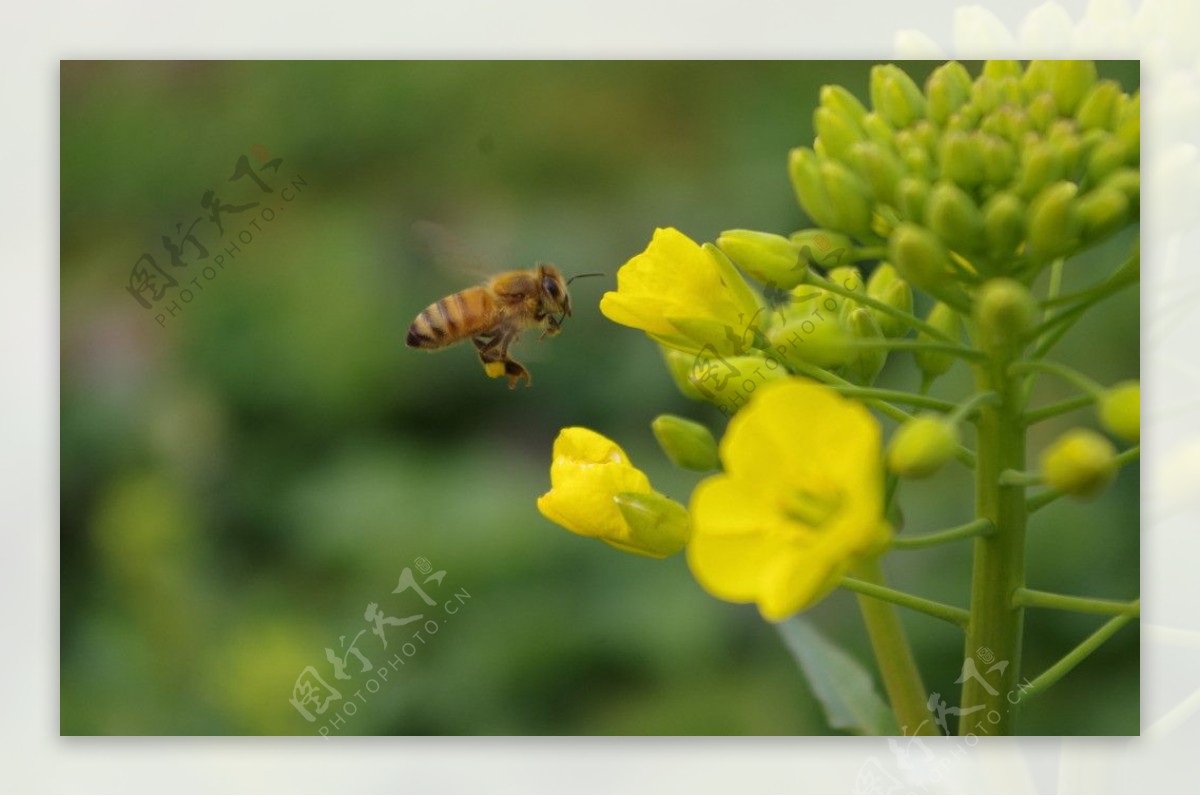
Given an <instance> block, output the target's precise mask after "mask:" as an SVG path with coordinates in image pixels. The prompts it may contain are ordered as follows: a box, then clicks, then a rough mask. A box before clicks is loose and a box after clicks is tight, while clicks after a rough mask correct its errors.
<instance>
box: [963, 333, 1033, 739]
mask: <svg viewBox="0 0 1200 796" xmlns="http://www.w3.org/2000/svg"><path fill="white" fill-rule="evenodd" d="M1009 361H1010V357H1009V356H1008V355H1007V352H993V354H992V356H991V359H990V361H989V362H987V363H984V364H982V365H979V366H977V367H976V372H975V378H976V389H977V390H978V391H980V392H986V391H989V390H991V391H994V392H995V393H996V394H997V395H998V396H999V397H1000V400H999V402H995V403H990V404H987V405H985V406H984V407H982V409H981V410H980V413H979V419H978V428H979V433H978V447H977V452H976V457H977V458H976V463H975V504H976V514H977V515H978V517H979V519H988V520H991V522H992V524H993V526H994V528H995V530H994V531H993V532H992V533H991V534H988V535H987V536H981V537H979V538H977V539H976V540H975V562H974V567H973V570H972V576H971V620H970V623H969V625H968V628H967V643H966V652H965V657H966V658H968V659H973V658H975V657H977V656H978V657H979V658H980V659H981V660H985V661H989V662H990V661H991V660H993V659H994V660H996V661H1007V663H1008V665H1007V666H1005V667H1002V670H1001V671H999V673H998V675H997V676H996V677H995V678H993V679H991V680H990V681H989V680H985V679H984V678H983V677H982V676H979V677H966V678H964V682H963V690H962V698H961V700H960V702H959V706H960V707H961V708H962V709H963V710H967V709H969V708H974V707H976V706H978V705H982V706H984V707H985V708H986V709H987V710H988V711H989V713H988V715H989V716H990V715H992V714H991V711H995V713H996V714H998V715H999V716H1000V719H999V721H998V722H996V723H995V725H993V730H992V731H993V732H994V733H996V734H999V735H1012V734H1013V733H1014V730H1015V727H1016V705H1014V704H1013V702H1019V701H1020V700H1019V699H1009V698H1008V695H1009V694H1018V693H1019V692H1018V690H1017V684H1018V683H1019V682H1020V675H1021V632H1022V627H1023V624H1024V609H1023V607H1022V606H1019V605H1014V604H1013V594H1014V593H1015V592H1016V590H1017V589H1019V588H1022V587H1023V586H1024V585H1025V524H1026V509H1025V489H1024V487H1023V486H1020V485H1005V484H1003V483H1002V482H1001V478H1000V474H1001V473H1002V472H1004V471H1005V470H1024V469H1025V426H1024V423H1023V422H1022V409H1023V402H1022V400H1021V398H1022V396H1021V389H1020V388H1021V384H1020V380H1019V379H1018V378H1016V377H1015V376H1010V375H1009V374H1008V363H1009ZM964 673H965V669H964ZM969 730H970V726H969V725H968V724H967V723H966V722H963V723H962V724H961V725H960V727H959V733H960V734H963V733H965V732H967V731H969Z"/></svg>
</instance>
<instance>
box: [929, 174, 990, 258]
mask: <svg viewBox="0 0 1200 796" xmlns="http://www.w3.org/2000/svg"><path fill="white" fill-rule="evenodd" d="M925 218H926V220H927V221H928V222H929V226H930V228H931V229H933V231H934V232H935V233H937V235H938V237H940V238H941V239H942V240H943V241H945V242H946V245H948V246H949V247H950V248H952V249H954V250H956V251H960V252H969V251H974V250H975V249H977V248H978V247H979V246H980V244H982V243H983V240H982V238H983V214H982V213H980V212H979V208H978V207H976V206H975V202H974V201H973V200H972V199H971V197H970V196H969V195H968V194H967V192H966V191H964V190H963V189H962V188H959V187H958V186H957V185H955V184H954V183H952V182H946V181H942V182H939V183H938V184H937V185H935V186H933V190H932V191H931V192H930V193H929V204H928V205H927V206H926V208H925Z"/></svg>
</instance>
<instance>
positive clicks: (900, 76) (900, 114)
mask: <svg viewBox="0 0 1200 796" xmlns="http://www.w3.org/2000/svg"><path fill="white" fill-rule="evenodd" d="M871 104H872V105H873V106H874V108H875V110H876V111H877V112H878V113H880V114H881V115H882V116H883V118H885V119H887V120H888V122H890V123H891V125H892V126H893V127H908V126H909V125H910V124H912V123H913V122H914V121H916V120H917V119H919V118H921V117H923V116H924V115H925V96H924V95H923V94H921V89H920V88H918V87H917V84H916V83H914V82H913V79H912V78H911V77H909V76H908V75H907V74H906V73H905V72H904V71H903V70H902V69H900V67H898V66H896V65H895V64H887V65H886V66H875V67H872V68H871Z"/></svg>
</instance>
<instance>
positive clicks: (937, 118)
mask: <svg viewBox="0 0 1200 796" xmlns="http://www.w3.org/2000/svg"><path fill="white" fill-rule="evenodd" d="M970 95H971V75H970V74H968V73H967V70H966V68H965V67H964V66H963V65H962V64H960V63H959V62H958V61H950V62H949V63H946V64H943V65H942V66H939V67H938V68H937V69H934V70H933V72H932V73H931V74H930V75H929V80H928V81H927V82H926V84H925V96H926V97H928V102H927V104H926V107H927V110H928V112H929V118H930V119H932V120H933V121H934V122H936V123H937V124H940V125H944V124H945V123H946V121H947V120H949V118H950V116H951V114H953V113H954V112H955V111H957V110H958V109H959V108H960V107H961V106H962V105H963V103H965V102H966V101H967V99H968V98H969V97H970Z"/></svg>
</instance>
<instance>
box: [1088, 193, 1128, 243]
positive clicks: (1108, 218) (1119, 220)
mask: <svg viewBox="0 0 1200 796" xmlns="http://www.w3.org/2000/svg"><path fill="white" fill-rule="evenodd" d="M1075 212H1076V213H1077V214H1078V216H1079V224H1080V229H1079V234H1080V237H1081V238H1082V239H1083V240H1085V241H1087V242H1088V243H1092V242H1094V241H1098V240H1100V239H1101V238H1105V237H1107V236H1109V235H1111V234H1112V233H1114V232H1116V231H1117V230H1118V229H1120V228H1121V227H1123V226H1125V224H1126V223H1128V222H1129V220H1130V216H1129V200H1128V199H1127V198H1126V197H1125V194H1124V193H1123V192H1121V191H1120V190H1119V189H1117V188H1113V187H1111V186H1108V185H1102V186H1100V187H1099V188H1097V189H1096V190H1094V191H1090V192H1088V193H1087V194H1086V195H1085V196H1082V197H1080V199H1079V202H1078V204H1077V206H1076V208H1075Z"/></svg>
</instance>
